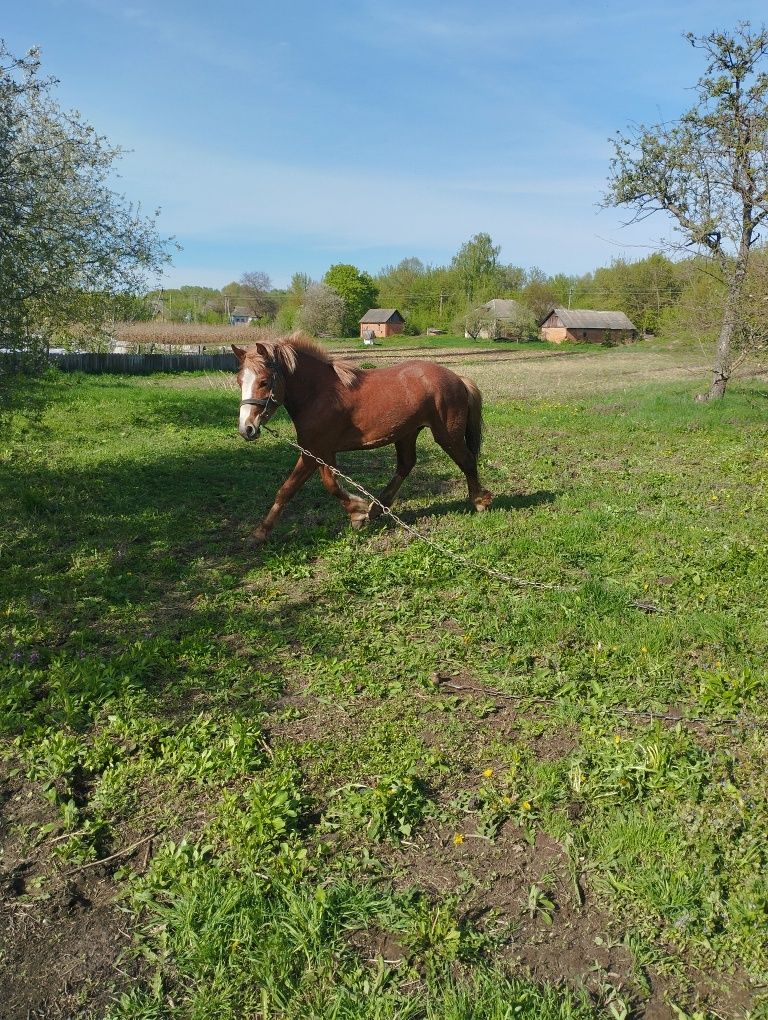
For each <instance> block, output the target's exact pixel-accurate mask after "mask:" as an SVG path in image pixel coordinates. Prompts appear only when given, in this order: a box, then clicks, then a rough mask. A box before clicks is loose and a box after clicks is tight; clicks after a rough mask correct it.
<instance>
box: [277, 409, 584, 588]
mask: <svg viewBox="0 0 768 1020" xmlns="http://www.w3.org/2000/svg"><path fill="white" fill-rule="evenodd" d="M259 427H260V428H262V429H264V430H265V431H267V432H268V433H269V434H270V435H271V436H274V437H275V438H276V439H279V440H280V441H281V442H283V443H287V444H288V446H292V447H293V448H294V450H298V451H299V453H301V454H303V455H304V456H305V457H311V459H312V460H313V461H315V463H316V464H318V465H319V466H320V467H324V468H327V469H328V470H329V471H330V472H331V474H333V475H334V476H335V477H336V478H341V479H342V480H343V481H345V482H346V483H347V485H351V486H352V488H353V489H356V490H357V491H358V492H359V493H361V495H363V496H365V498H366V499H369V500H370V501H371V503H372V504H375V505H376V506H377V507H379V509H380V510H381V512H382V513H383V514H385V515H386V516H387V517H390V518H391V519H392V520H393V521H394V522H395V524H398V525H399V526H400V527H401V528H402V529H403V531H407V532H408V534H409V535H413V537H414V538H415V539H417V540H418V541H419V542H422V543H423V544H424V545H428V546H429V547H430V548H431V549H434V550H435V552H438V553H440V554H441V555H442V556H445V557H446V558H447V559H449V560H453V561H454V562H455V563H460V564H461V565H462V566H464V567H469V569H470V570H474V571H477V572H478V573H481V574H485V575H486V576H487V577H493V578H495V579H496V580H497V581H504V582H505V583H506V584H511V585H514V586H515V587H516V588H535V589H536V590H537V591H577V590H578V589H577V588H576V587H575V586H574V585H565V584H544V582H542V581H527V580H525V578H522V577H513V576H512V575H511V574H505V573H504V572H503V571H501V570H496V569H495V568H494V567H487V566H486V565H485V564H484V563H478V562H476V561H475V560H470V559H468V558H467V557H466V556H461V555H460V554H459V553H455V552H454V551H453V550H452V549H448V548H447V546H444V545H441V544H440V543H439V542H435V541H434V540H433V539H431V538H427V536H426V535H422V534H421V532H420V531H417V530H416V528H413V527H411V525H410V524H407V523H406V522H405V521H404V520H403V519H402V517H398V515H397V514H396V513H395V512H394V511H393V510H392V509H391V508H390V507H388V506H385V505H384V504H383V503H382V502H381V500H380V499H378V498H377V497H376V496H374V495H373V493H372V492H369V491H368V490H367V489H366V488H364V486H362V485H360V483H359V482H356V481H355V480H354V478H350V477H349V475H345V474H344V472H343V471H339V469H338V468H337V467H334V465H333V464H328V463H327V462H326V461H324V460H323V458H322V457H318V456H317V454H315V453H312V451H311V450H307V449H305V448H304V447H303V446H300V445H299V443H294V442H293V441H292V440H290V439H286V438H285V436H281V435H280V433H279V432H275V430H274V429H272V428H270V427H269V425H265V424H261V423H260V425H259Z"/></svg>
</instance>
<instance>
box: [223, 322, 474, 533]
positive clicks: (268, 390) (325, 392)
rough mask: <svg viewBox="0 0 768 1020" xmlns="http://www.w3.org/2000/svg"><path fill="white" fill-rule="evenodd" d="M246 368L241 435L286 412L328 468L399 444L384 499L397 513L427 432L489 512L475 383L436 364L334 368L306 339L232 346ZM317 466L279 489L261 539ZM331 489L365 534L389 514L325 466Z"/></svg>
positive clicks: (307, 460)
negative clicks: (349, 456) (351, 453)
mask: <svg viewBox="0 0 768 1020" xmlns="http://www.w3.org/2000/svg"><path fill="white" fill-rule="evenodd" d="M232 350H233V351H234V352H235V356H236V357H237V359H238V361H239V362H240V371H239V372H238V374H237V382H238V384H239V386H240V391H241V402H240V425H239V432H240V435H241V436H242V437H243V439H246V440H253V439H256V438H257V437H258V435H259V431H260V427H261V425H263V424H265V423H266V422H268V421H269V419H270V418H271V417H272V415H273V414H274V413H275V412H276V411H277V409H278V407H280V406H281V405H282V406H284V407H285V409H286V411H287V412H288V414H289V415H290V417H291V419H292V421H293V424H294V426H295V428H296V435H297V437H298V441H299V443H300V444H301V446H303V447H305V449H307V450H310V451H311V452H312V453H314V454H317V456H318V457H321V458H322V459H323V460H324V461H325V462H326V463H327V464H332V465H334V466H335V465H336V454H337V453H338V452H339V451H341V450H369V449H373V448H375V447H377V446H387V445H388V444H389V443H394V444H395V449H396V450H397V470H396V472H395V475H394V477H393V478H392V480H391V481H390V483H389V485H387V486H386V488H385V489H384V490H383V491H382V493H381V495H380V497H379V498H380V500H381V502H382V503H383V504H384V506H387V507H388V506H389V505H390V503H391V502H392V500H393V499H394V497H395V494H396V493H397V490H398V489H399V488H400V486H401V485H402V484H403V482H404V480H405V479H406V477H407V476H408V475H409V474H410V472H411V470H412V469H413V466H414V464H415V463H416V437H417V436H418V434H419V432H421V430H422V429H423V428H429V429H430V430H431V432H432V435H433V436H434V437H435V441H436V442H437V443H439V445H440V446H442V448H443V449H444V450H445V452H446V453H447V454H448V456H449V457H451V458H452V459H453V460H454V461H455V462H456V463H457V464H458V466H459V467H460V468H461V470H462V471H463V472H464V474H465V475H466V478H467V485H468V487H469V499H470V501H471V502H472V503H473V504H474V506H475V507H476V509H477V510H485V509H486V508H487V507H488V506H489V505H490V502H491V498H492V497H491V494H490V492H488V491H487V490H486V489H484V488H482V486H481V485H480V482H479V480H478V477H477V456H478V454H479V452H480V440H481V437H482V397H481V396H480V391H479V390H478V388H477V387H476V386H475V384H474V383H472V382H470V381H469V380H468V379H462V378H461V377H460V376H458V375H455V374H454V373H453V372H451V371H450V370H449V369H447V368H442V367H441V366H440V365H436V364H434V363H433V362H431V361H404V362H401V363H400V364H397V365H393V366H392V367H391V368H377V369H375V370H373V371H365V370H364V369H359V368H355V367H354V366H352V365H350V364H349V363H347V362H343V361H335V360H334V359H333V358H332V357H330V356H329V355H328V354H327V353H326V351H325V350H323V348H322V347H320V346H319V345H318V344H316V343H314V342H313V341H312V340H308V339H307V338H305V337H302V336H300V335H294V336H290V337H284V338H282V339H281V340H277V341H273V342H272V341H271V342H268V343H267V342H263V343H257V344H256V345H255V346H254V347H251V348H249V349H247V350H246V349H244V348H242V347H235V346H234V345H233V346H232ZM317 468H318V464H317V463H316V462H315V461H314V460H313V459H312V458H311V457H308V456H306V455H305V454H302V455H301V456H300V457H299V459H298V461H297V463H296V466H295V467H294V469H293V471H292V472H291V473H290V475H289V476H288V478H287V479H286V480H285V481H284V482H283V484H282V485H281V486H280V488H279V489H278V492H277V495H276V496H275V502H274V504H273V505H272V508H271V510H270V511H269V513H268V514H267V515H266V517H265V518H264V520H263V521H262V522H261V524H260V525H259V527H258V528H257V529H256V531H255V532H254V535H253V538H254V541H256V542H264V541H266V538H267V536H268V535H269V533H270V531H271V530H272V528H273V527H274V524H275V521H276V520H277V518H278V517H279V516H280V513H281V511H282V509H283V507H284V506H285V504H286V503H287V502H288V501H289V500H290V499H291V498H292V497H293V496H294V495H295V494H296V492H298V490H299V489H300V488H301V486H302V485H303V484H304V483H305V482H306V481H307V479H308V478H309V477H310V475H311V474H312V473H313V472H314V471H316V470H317ZM320 477H321V479H322V482H323V485H324V486H325V487H326V489H327V490H328V492H330V493H331V495H333V496H335V497H336V499H338V501H339V502H340V503H341V505H342V506H343V507H344V509H345V510H346V512H347V513H348V514H349V518H350V522H351V524H352V527H354V528H360V527H362V525H363V524H364V523H365V522H366V521H369V520H374V518H376V517H378V516H379V514H380V513H381V507H379V506H377V505H376V504H375V503H371V504H369V503H368V501H367V500H363V499H360V498H359V497H357V496H351V495H350V494H349V493H348V492H345V490H344V489H342V488H341V486H340V485H339V482H338V479H337V478H336V477H335V475H334V474H333V473H332V472H331V471H329V470H328V468H327V467H320Z"/></svg>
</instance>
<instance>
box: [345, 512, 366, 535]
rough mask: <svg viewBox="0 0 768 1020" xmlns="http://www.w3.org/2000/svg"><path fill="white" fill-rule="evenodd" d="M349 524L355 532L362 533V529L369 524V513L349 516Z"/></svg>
mask: <svg viewBox="0 0 768 1020" xmlns="http://www.w3.org/2000/svg"><path fill="white" fill-rule="evenodd" d="M349 523H350V524H351V525H352V527H353V528H354V529H355V531H360V529H361V528H364V527H365V525H366V524H367V523H368V513H367V511H366V512H365V513H354V514H350V515H349Z"/></svg>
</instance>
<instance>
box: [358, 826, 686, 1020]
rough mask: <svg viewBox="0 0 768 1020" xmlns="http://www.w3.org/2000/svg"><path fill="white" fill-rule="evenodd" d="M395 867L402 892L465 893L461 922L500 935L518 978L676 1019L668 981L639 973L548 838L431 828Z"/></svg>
mask: <svg viewBox="0 0 768 1020" xmlns="http://www.w3.org/2000/svg"><path fill="white" fill-rule="evenodd" d="M388 863H389V865H390V867H391V869H392V873H393V875H394V876H395V884H396V885H397V886H399V887H400V888H402V889H406V888H409V887H410V886H412V885H414V884H415V885H418V886H421V887H422V888H424V889H425V890H426V891H427V892H429V893H430V894H432V895H435V896H438V897H449V896H450V895H452V894H455V893H456V892H457V890H458V891H459V912H460V918H461V919H462V920H463V921H466V922H468V923H471V924H473V925H477V926H479V927H480V928H482V929H484V930H486V931H487V932H488V933H489V934H493V935H495V936H497V937H499V938H500V940H501V946H500V948H499V950H498V951H497V954H496V956H495V958H496V959H497V960H498V961H499V962H501V963H504V964H505V965H506V966H507V967H508V968H509V969H510V970H511V971H512V972H518V973H519V972H523V973H526V974H529V975H530V976H531V977H533V978H534V979H535V980H537V981H548V982H555V983H558V982H559V983H563V984H566V985H568V986H569V987H573V988H577V987H583V988H586V989H587V990H588V991H589V992H590V994H591V995H592V997H593V998H594V1000H595V1001H596V1002H601V1003H605V1002H607V1001H609V1000H610V998H611V996H614V997H615V996H617V995H620V996H621V997H622V998H624V999H626V1000H627V1001H629V1002H631V1003H632V1004H633V1007H634V1009H635V1012H634V1014H633V1015H635V1016H642V1017H645V1018H648V1020H650V1018H653V1020H672V1017H673V1015H674V1014H673V1012H672V1010H671V1009H669V1008H668V1007H667V1006H666V1005H665V1004H664V1002H663V991H664V988H665V983H664V981H663V979H661V978H659V977H658V976H656V975H653V974H648V973H644V974H641V973H639V971H638V970H637V967H636V965H635V963H634V961H633V958H632V955H631V954H630V952H629V951H628V950H627V949H626V948H625V946H624V945H623V944H622V941H621V939H622V935H623V933H622V932H621V931H619V930H618V929H617V928H616V926H615V924H612V923H611V921H610V920H609V918H608V917H607V916H606V915H605V914H604V913H603V912H602V910H601V909H600V908H599V906H598V905H597V903H596V901H595V899H594V897H593V895H592V894H591V893H590V891H589V889H588V887H587V885H586V883H585V882H584V880H583V877H582V876H579V875H577V874H574V871H573V868H572V866H571V865H570V862H569V859H568V855H567V854H566V852H565V850H564V849H563V847H562V846H561V845H560V844H559V843H557V842H556V841H555V840H553V839H552V838H550V837H549V836H547V835H546V834H545V833H543V832H539V833H537V834H536V836H535V839H533V840H531V839H530V838H529V837H528V836H527V835H526V833H525V832H524V831H523V830H522V829H520V828H519V827H518V826H517V825H515V824H514V823H512V822H507V823H505V824H504V825H503V826H502V828H501V829H500V831H499V833H498V836H497V838H496V840H495V841H494V842H491V841H490V840H488V839H484V838H481V837H480V836H479V835H478V834H477V833H474V832H472V831H471V830H470V831H467V832H465V833H463V834H462V836H461V842H457V834H456V833H455V832H454V831H453V830H452V829H450V828H448V827H439V826H436V827H432V828H431V829H429V827H427V831H425V832H424V833H423V834H422V836H421V837H420V838H419V840H418V842H417V843H410V844H408V845H405V844H404V845H403V846H401V847H399V848H396V849H393V850H392V851H391V852H390V854H389V856H388ZM366 948H367V949H368V950H369V951H370V952H373V951H375V949H376V946H375V945H371V946H366ZM381 955H383V954H381Z"/></svg>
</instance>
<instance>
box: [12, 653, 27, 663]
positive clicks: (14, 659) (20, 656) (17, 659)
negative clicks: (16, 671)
mask: <svg viewBox="0 0 768 1020" xmlns="http://www.w3.org/2000/svg"><path fill="white" fill-rule="evenodd" d="M23 661H24V654H23V652H14V653H13V655H12V656H11V662H23Z"/></svg>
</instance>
